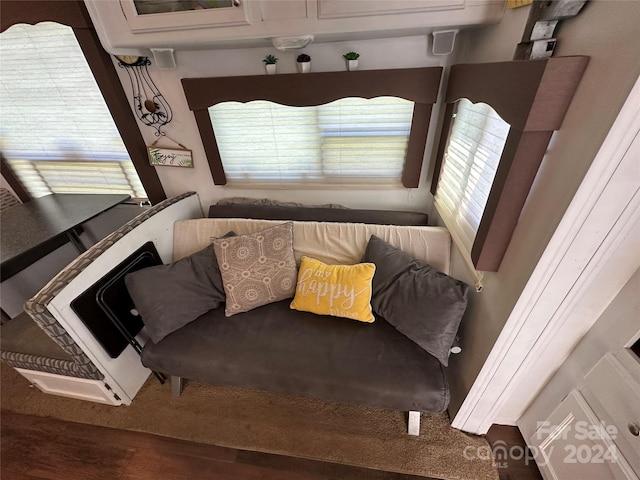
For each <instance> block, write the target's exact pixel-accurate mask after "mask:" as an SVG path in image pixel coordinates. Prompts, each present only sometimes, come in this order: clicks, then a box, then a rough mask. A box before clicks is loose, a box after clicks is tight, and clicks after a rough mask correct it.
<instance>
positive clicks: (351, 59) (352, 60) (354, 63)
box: [343, 52, 360, 72]
mask: <svg viewBox="0 0 640 480" xmlns="http://www.w3.org/2000/svg"><path fill="white" fill-rule="evenodd" d="M343 57H344V58H345V60H346V61H347V68H348V69H349V71H350V72H351V71H353V70H357V69H358V58H360V54H359V53H356V52H348V53H345V54H344V55H343Z"/></svg>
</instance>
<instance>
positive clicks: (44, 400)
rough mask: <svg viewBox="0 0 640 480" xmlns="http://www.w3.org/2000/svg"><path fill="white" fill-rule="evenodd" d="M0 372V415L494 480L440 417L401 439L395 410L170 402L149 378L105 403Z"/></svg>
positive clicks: (274, 402) (239, 400) (221, 391)
mask: <svg viewBox="0 0 640 480" xmlns="http://www.w3.org/2000/svg"><path fill="white" fill-rule="evenodd" d="M0 372H1V378H0V380H1V387H2V389H1V391H0V400H1V402H0V403H1V406H2V409H6V410H10V411H14V412H19V413H27V414H32V415H40V416H51V417H54V418H58V419H61V420H67V421H73V422H80V423H89V424H94V425H102V426H107V427H114V428H122V429H127V430H134V431H140V432H147V433H153V434H157V435H163V436H168V437H174V438H180V439H184V440H191V441H195V442H201V443H209V444H215V445H221V446H226V447H233V448H238V449H243V450H254V451H260V452H268V453H277V454H284V455H290V456H294V457H303V458H311V459H316V460H323V461H327V462H335V463H344V464H348V465H355V466H361V467H367V468H373V469H379V470H385V471H391V472H399V473H407V474H413V475H423V476H431V477H436V478H443V479H464V480H474V479H479V480H485V479H497V478H498V474H497V471H496V469H495V468H494V467H493V464H492V461H491V460H482V459H481V458H479V457H483V455H482V452H484V453H485V456H486V452H487V451H488V444H487V442H486V441H485V440H484V438H481V437H474V436H472V435H467V434H465V433H462V432H460V431H458V430H455V429H452V428H451V427H450V426H449V421H448V419H447V417H446V416H445V415H441V414H423V415H422V422H421V433H420V436H419V437H411V436H409V435H407V433H406V418H405V415H406V414H403V413H402V412H394V411H389V410H382V409H375V408H366V407H358V406H351V405H344V404H336V403H330V402H323V401H319V400H313V399H306V398H300V397H290V396H286V395H278V394H272V393H265V392H258V391H253V390H244V389H238V388H227V387H213V386H210V385H203V384H198V383H189V384H187V385H186V387H185V390H184V393H183V394H182V396H180V397H177V398H176V397H172V395H171V387H170V385H169V384H168V383H167V384H165V385H160V384H159V383H158V382H157V381H156V380H155V378H153V377H151V378H150V379H149V380H148V381H147V383H146V384H145V385H144V386H143V388H142V390H141V391H140V392H139V393H138V395H137V396H136V398H135V399H134V402H133V403H132V405H130V406H128V407H124V406H123V407H110V406H106V405H100V404H97V403H93V402H85V401H81V400H74V399H68V398H64V397H59V396H54V395H46V394H43V393H42V392H40V391H39V390H37V389H35V388H29V386H28V382H27V381H26V379H24V378H23V377H22V376H20V375H19V374H18V373H17V372H15V370H13V369H12V368H10V367H8V366H6V365H4V364H3V365H2V367H1V370H0ZM465 449H466V450H465ZM478 449H480V450H478ZM465 451H466V452H467V455H465ZM478 452H480V455H475V453H478ZM466 457H469V458H471V457H473V458H472V459H467V458H466Z"/></svg>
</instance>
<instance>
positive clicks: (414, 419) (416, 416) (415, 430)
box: [407, 410, 420, 437]
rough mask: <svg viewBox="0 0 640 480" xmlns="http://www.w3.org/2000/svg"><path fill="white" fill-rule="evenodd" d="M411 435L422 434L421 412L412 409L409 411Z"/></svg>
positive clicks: (409, 431)
mask: <svg viewBox="0 0 640 480" xmlns="http://www.w3.org/2000/svg"><path fill="white" fill-rule="evenodd" d="M407 433H408V434H409V435H414V436H416V437H417V436H418V435H420V412H415V411H413V410H412V411H410V412H409V428H408V432H407Z"/></svg>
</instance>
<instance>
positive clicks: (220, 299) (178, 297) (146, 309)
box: [124, 232, 233, 343]
mask: <svg viewBox="0 0 640 480" xmlns="http://www.w3.org/2000/svg"><path fill="white" fill-rule="evenodd" d="M227 235H233V232H229V234H227ZM124 281H125V285H126V286H127V290H128V291H129V295H130V296H131V299H132V300H133V304H134V305H135V307H136V309H137V310H138V313H140V315H141V317H142V320H143V321H144V324H145V326H146V328H147V332H148V333H149V337H150V338H151V341H153V342H155V343H157V342H159V341H160V340H162V339H163V338H164V337H165V336H166V335H168V334H169V333H171V332H173V331H175V330H177V329H178V328H180V327H182V326H184V325H186V324H187V323H189V322H192V321H193V320H195V319H196V318H198V317H199V316H200V315H202V314H203V313H206V312H208V311H209V310H211V309H212V308H218V307H219V306H220V305H221V304H222V303H224V301H225V295H224V288H223V286H222V278H221V277H220V270H219V269H218V262H217V260H216V255H215V252H214V251H213V247H212V246H211V245H209V246H207V247H205V248H203V249H202V250H200V251H199V252H196V253H194V254H193V255H190V256H188V257H185V258H182V259H180V260H178V261H177V262H174V263H171V264H169V265H159V266H157V267H149V268H144V269H142V270H138V271H136V272H132V273H129V274H127V275H126V276H125V278H124Z"/></svg>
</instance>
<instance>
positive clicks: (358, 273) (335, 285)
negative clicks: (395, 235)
mask: <svg viewBox="0 0 640 480" xmlns="http://www.w3.org/2000/svg"><path fill="white" fill-rule="evenodd" d="M375 270H376V267H375V265H374V264H373V263H359V264H356V265H327V264H326V263H322V262H321V261H319V260H315V259H313V258H309V257H302V263H301V264H300V269H299V271H298V283H297V284H296V296H295V297H294V299H293V302H291V308H292V309H294V310H301V311H303V312H311V313H317V314H319V315H332V316H334V317H345V318H352V319H354V320H359V321H361V322H373V320H374V318H373V313H372V312H371V279H372V278H373V273H374V272H375Z"/></svg>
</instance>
